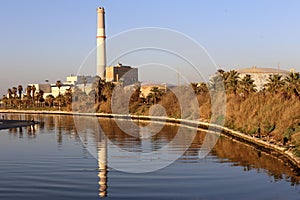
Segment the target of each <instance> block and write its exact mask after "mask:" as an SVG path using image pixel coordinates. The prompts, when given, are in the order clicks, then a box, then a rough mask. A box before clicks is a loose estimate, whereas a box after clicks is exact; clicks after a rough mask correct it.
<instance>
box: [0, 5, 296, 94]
mask: <svg viewBox="0 0 300 200" xmlns="http://www.w3.org/2000/svg"><path fill="white" fill-rule="evenodd" d="M98 6H104V7H105V9H106V26H107V29H106V31H107V36H108V37H110V36H113V35H116V34H118V33H120V32H122V31H126V30H129V29H133V28H141V27H162V28H169V29H173V30H176V31H179V32H181V33H183V34H186V35H187V36H189V37H191V38H193V39H194V40H195V41H197V42H198V43H199V44H201V45H202V46H204V47H205V48H206V50H207V51H208V53H209V54H210V55H211V57H212V58H213V60H214V61H215V63H216V64H217V65H218V66H222V67H223V68H224V69H226V70H229V69H232V68H240V67H241V68H244V67H250V66H252V65H257V66H258V67H275V68H276V67H277V66H278V63H279V65H280V67H281V68H282V69H289V68H292V67H293V68H295V69H296V70H298V71H299V70H300V56H299V55H298V53H299V52H300V26H299V21H300V12H299V9H300V2H299V1H296V0H295V1H290V0H286V1H284V0H277V1H274V0H273V1H272V0H256V1H238V0H235V1H234V0H232V1H228V0H223V1H218V0H206V1H202V0H189V1H175V0H151V1H150V0H148V1H147V0H143V1H138V0H126V1H124V0H109V1H108V0H106V1H105V0H103V1H96V0H76V1H74V0H51V1H50V0H26V1H23V0H1V1H0V25H1V37H0V45H1V47H0V69H1V79H0V92H1V94H3V93H5V91H6V89H7V88H8V87H12V86H15V85H18V84H19V83H21V84H24V85H25V84H28V83H39V82H40V83H42V82H44V81H45V80H46V79H48V80H50V81H51V82H55V81H56V80H58V79H60V80H64V79H65V76H66V75H70V74H71V73H73V74H76V73H77V70H78V67H79V66H80V64H81V63H82V61H83V59H84V58H85V57H86V56H87V54H88V53H89V52H90V51H91V50H92V49H93V48H94V47H95V45H96V39H95V35H96V8H97V7H98Z"/></svg>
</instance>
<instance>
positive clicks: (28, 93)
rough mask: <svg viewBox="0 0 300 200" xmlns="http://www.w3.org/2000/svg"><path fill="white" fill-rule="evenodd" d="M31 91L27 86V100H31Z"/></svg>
mask: <svg viewBox="0 0 300 200" xmlns="http://www.w3.org/2000/svg"><path fill="white" fill-rule="evenodd" d="M31 89H32V87H31V86H30V85H28V86H27V88H26V94H27V97H28V98H31Z"/></svg>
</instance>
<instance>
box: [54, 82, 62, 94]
mask: <svg viewBox="0 0 300 200" xmlns="http://www.w3.org/2000/svg"><path fill="white" fill-rule="evenodd" d="M55 85H56V87H58V96H60V88H61V86H62V85H63V84H62V82H61V81H60V80H58V81H56V84H55Z"/></svg>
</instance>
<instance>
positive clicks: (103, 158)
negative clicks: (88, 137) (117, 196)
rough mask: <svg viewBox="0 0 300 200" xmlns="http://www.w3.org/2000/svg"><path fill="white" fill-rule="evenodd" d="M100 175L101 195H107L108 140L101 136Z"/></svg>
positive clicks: (99, 149) (99, 148) (99, 146)
mask: <svg viewBox="0 0 300 200" xmlns="http://www.w3.org/2000/svg"><path fill="white" fill-rule="evenodd" d="M98 170H99V173H98V177H99V186H100V187H99V196H100V197H106V196H107V141H106V138H103V137H100V138H99V141H98Z"/></svg>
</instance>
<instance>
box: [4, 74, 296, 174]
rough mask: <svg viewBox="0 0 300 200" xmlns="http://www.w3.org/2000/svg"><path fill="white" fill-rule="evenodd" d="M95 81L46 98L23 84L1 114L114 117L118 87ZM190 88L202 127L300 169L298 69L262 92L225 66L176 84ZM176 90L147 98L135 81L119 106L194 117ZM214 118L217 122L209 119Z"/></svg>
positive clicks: (136, 113)
mask: <svg viewBox="0 0 300 200" xmlns="http://www.w3.org/2000/svg"><path fill="white" fill-rule="evenodd" d="M58 82H59V81H58ZM93 85H94V90H92V91H91V92H90V93H89V94H86V92H85V90H84V88H83V90H82V89H80V88H78V87H76V86H75V87H74V88H72V89H70V90H67V91H66V92H65V94H59V95H58V96H57V97H53V96H52V95H48V96H47V97H46V98H45V99H44V97H43V91H39V92H35V89H34V88H30V87H29V86H28V87H27V88H26V94H25V95H23V97H22V98H20V96H21V94H22V92H23V87H22V86H20V85H19V86H18V87H13V88H12V89H8V95H7V97H6V96H4V97H3V98H2V106H1V110H0V112H24V113H27V112H29V113H30V112H31V113H40V114H43V113H46V114H52V113H54V114H75V115H77V114H79V113H80V114H82V115H85V114H84V113H89V114H90V115H93V116H95V114H93V113H96V115H97V116H99V117H113V116H114V115H113V114H111V113H113V112H112V109H111V107H112V105H111V102H112V101H118V99H117V100H116V99H114V95H113V93H114V92H115V90H116V89H118V86H116V85H115V84H113V83H109V82H107V83H106V82H104V81H103V80H101V79H98V80H95V83H94V84H93ZM59 86H61V84H58V88H59ZM186 87H192V88H193V90H194V92H195V95H196V98H197V100H198V104H199V107H198V108H194V109H193V110H194V112H197V116H199V117H198V118H199V120H197V121H196V122H197V123H199V126H204V127H205V126H207V125H210V126H216V127H215V128H217V130H223V133H224V134H225V135H229V136H230V137H232V138H235V139H238V140H241V141H243V142H245V143H249V144H252V145H255V146H257V147H258V148H260V149H263V150H264V151H267V152H269V153H271V154H273V153H274V154H278V155H282V156H283V157H285V158H287V159H288V161H289V163H290V164H291V165H293V166H294V167H295V166H297V169H298V171H299V169H300V160H299V159H300V113H299V109H300V75H299V73H298V72H291V73H290V74H289V75H288V76H287V77H283V76H281V75H279V74H271V75H270V76H269V78H268V80H267V82H266V84H265V85H264V87H263V89H262V90H259V91H257V90H256V85H255V84H254V80H253V79H252V78H251V76H250V75H246V76H244V77H243V78H240V77H239V74H238V72H236V71H234V70H231V71H228V72H225V71H223V70H221V69H220V70H218V71H217V72H216V74H215V75H214V76H212V77H211V79H210V81H209V83H204V82H201V83H191V85H190V86H177V87H176V88H177V93H178V91H179V93H181V94H182V95H183V96H184V95H185V91H186ZM175 90H176V89H167V90H163V89H161V88H158V87H156V86H155V87H152V88H151V90H150V93H149V94H148V95H147V96H143V94H142V91H141V85H140V84H136V85H134V86H133V87H131V88H130V89H128V90H123V91H120V92H119V93H118V94H119V96H122V98H123V97H124V98H125V97H128V101H129V102H127V104H124V103H123V102H117V104H118V106H119V108H118V109H119V111H120V113H129V114H130V116H131V118H136V119H141V117H143V118H145V119H147V118H148V119H149V118H150V117H146V116H150V115H151V116H152V115H154V116H166V119H167V120H171V121H172V120H173V121H174V122H175V123H178V120H180V119H191V118H192V119H195V118H194V117H189V116H182V115H183V112H182V109H183V108H182V106H183V107H184V106H190V103H189V102H188V101H186V102H184V104H185V105H181V104H180V102H179V100H178V99H177V97H176V91H175ZM174 91H175V92H174ZM128 92H129V96H128ZM222 92H223V93H224V92H225V93H226V100H225V101H224V102H223V104H224V105H226V114H222V115H217V117H216V116H214V114H215V113H213V110H212V107H213V106H215V104H214V102H213V103H212V101H215V99H213V98H212V96H214V97H217V98H218V97H219V96H218V95H220V94H222ZM18 94H19V95H18ZM184 97H189V96H184ZM186 99H188V98H186ZM156 104H158V105H161V106H162V107H163V108H165V113H164V114H165V115H162V113H159V112H157V113H155V110H154V113H151V112H152V111H151V107H152V106H153V105H156ZM219 106H220V105H219ZM221 106H222V105H221ZM10 109H11V110H10ZM126 109H127V110H126ZM13 110H14V111H13ZM34 110H36V111H34ZM156 111H157V110H156ZM158 111H159V110H158ZM104 113H106V114H104ZM114 113H115V112H114ZM118 113H119V112H118ZM89 114H86V115H89ZM193 114H194V113H190V115H193ZM120 116H121V115H120ZM123 116H124V115H123ZM127 116H128V115H127ZM212 117H213V118H214V120H211V119H212ZM151 118H152V117H151ZM156 118H157V119H159V117H156ZM198 118H196V119H198ZM183 121H185V120H183ZM194 122H195V121H193V123H194ZM208 122H211V124H209V123H208ZM223 122H224V123H223ZM215 124H222V125H223V124H224V125H223V126H218V125H215Z"/></svg>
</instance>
